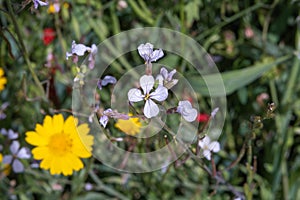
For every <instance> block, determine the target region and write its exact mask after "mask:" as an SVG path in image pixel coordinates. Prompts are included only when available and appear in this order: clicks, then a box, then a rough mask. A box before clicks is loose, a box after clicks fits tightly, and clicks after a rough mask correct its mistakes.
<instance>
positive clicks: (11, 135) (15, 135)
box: [0, 128, 19, 140]
mask: <svg viewBox="0 0 300 200" xmlns="http://www.w3.org/2000/svg"><path fill="white" fill-rule="evenodd" d="M0 132H1V134H2V135H4V136H7V137H8V139H10V140H14V139H17V138H18V136H19V135H18V133H17V132H14V131H13V130H11V129H9V130H6V129H4V128H2V129H1V130H0Z"/></svg>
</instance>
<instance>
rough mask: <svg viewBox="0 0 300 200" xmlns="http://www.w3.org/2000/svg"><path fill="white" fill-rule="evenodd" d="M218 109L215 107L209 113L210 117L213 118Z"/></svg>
mask: <svg viewBox="0 0 300 200" xmlns="http://www.w3.org/2000/svg"><path fill="white" fill-rule="evenodd" d="M218 111H219V107H216V108H215V109H214V110H213V111H212V112H211V114H210V116H211V118H215V116H216V114H217V112H218Z"/></svg>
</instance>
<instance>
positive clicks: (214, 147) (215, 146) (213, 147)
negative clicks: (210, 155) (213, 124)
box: [209, 142, 220, 152]
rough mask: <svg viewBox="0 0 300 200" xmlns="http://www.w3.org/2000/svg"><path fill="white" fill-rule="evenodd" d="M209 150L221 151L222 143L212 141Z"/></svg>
mask: <svg viewBox="0 0 300 200" xmlns="http://www.w3.org/2000/svg"><path fill="white" fill-rule="evenodd" d="M209 150H211V151H213V152H219V151H220V143H219V142H212V143H210V144H209Z"/></svg>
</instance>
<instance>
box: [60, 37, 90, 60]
mask: <svg viewBox="0 0 300 200" xmlns="http://www.w3.org/2000/svg"><path fill="white" fill-rule="evenodd" d="M86 51H91V48H90V47H87V46H85V45H83V44H76V42H75V41H74V40H73V41H72V48H71V53H69V52H67V53H66V59H67V60H68V59H69V57H70V56H73V55H74V54H75V55H77V56H83V55H84V53H85V52H86Z"/></svg>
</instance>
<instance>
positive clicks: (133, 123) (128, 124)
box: [115, 113, 142, 136]
mask: <svg viewBox="0 0 300 200" xmlns="http://www.w3.org/2000/svg"><path fill="white" fill-rule="evenodd" d="M129 116H132V114H131V113H129ZM141 126H142V124H141V122H140V120H139V118H129V119H128V120H124V119H118V121H117V123H116V124H115V127H117V128H118V129H120V130H121V131H123V132H124V133H126V134H128V135H131V136H134V135H136V134H138V133H139V132H140V131H141Z"/></svg>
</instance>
